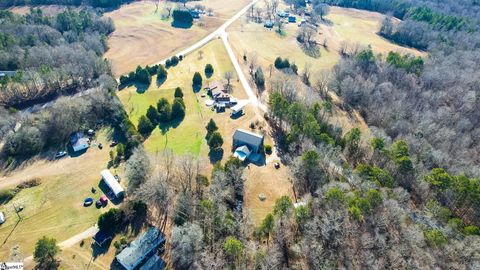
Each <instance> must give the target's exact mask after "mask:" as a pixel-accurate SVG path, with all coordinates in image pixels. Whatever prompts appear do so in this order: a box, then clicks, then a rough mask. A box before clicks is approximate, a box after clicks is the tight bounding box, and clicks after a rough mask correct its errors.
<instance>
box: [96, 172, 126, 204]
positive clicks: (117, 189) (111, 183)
mask: <svg viewBox="0 0 480 270" xmlns="http://www.w3.org/2000/svg"><path fill="white" fill-rule="evenodd" d="M101 175H102V179H103V182H105V184H107V186H108V187H109V188H110V190H111V191H112V193H113V195H114V196H115V198H117V199H121V198H123V196H124V195H125V190H124V189H123V188H122V186H120V184H119V183H118V181H117V179H115V176H113V175H112V173H111V172H110V171H109V170H103V171H102V172H101Z"/></svg>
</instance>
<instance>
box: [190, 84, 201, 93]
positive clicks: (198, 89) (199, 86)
mask: <svg viewBox="0 0 480 270" xmlns="http://www.w3.org/2000/svg"><path fill="white" fill-rule="evenodd" d="M192 89H193V92H194V93H198V92H200V90H202V85H195V84H192Z"/></svg>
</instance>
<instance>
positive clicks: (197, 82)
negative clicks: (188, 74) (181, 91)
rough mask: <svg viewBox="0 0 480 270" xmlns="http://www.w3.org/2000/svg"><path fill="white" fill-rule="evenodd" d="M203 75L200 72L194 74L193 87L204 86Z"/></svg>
mask: <svg viewBox="0 0 480 270" xmlns="http://www.w3.org/2000/svg"><path fill="white" fill-rule="evenodd" d="M202 80H203V79H202V75H200V73H199V72H195V73H194V74H193V79H192V85H193V86H202Z"/></svg>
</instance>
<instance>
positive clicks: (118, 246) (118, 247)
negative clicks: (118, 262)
mask: <svg viewBox="0 0 480 270" xmlns="http://www.w3.org/2000/svg"><path fill="white" fill-rule="evenodd" d="M113 246H114V247H115V248H116V249H120V248H121V247H122V245H121V244H120V242H118V241H115V242H113Z"/></svg>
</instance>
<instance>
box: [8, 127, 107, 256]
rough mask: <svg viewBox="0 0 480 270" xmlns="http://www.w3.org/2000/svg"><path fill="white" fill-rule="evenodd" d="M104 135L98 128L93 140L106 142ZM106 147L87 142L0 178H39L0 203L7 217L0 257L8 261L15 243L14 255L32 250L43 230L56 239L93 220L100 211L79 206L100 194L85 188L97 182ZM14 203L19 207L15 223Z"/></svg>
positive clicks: (85, 227)
mask: <svg viewBox="0 0 480 270" xmlns="http://www.w3.org/2000/svg"><path fill="white" fill-rule="evenodd" d="M107 137H108V136H107V132H106V131H102V132H101V133H100V134H99V135H98V139H97V140H96V141H97V142H102V143H103V144H104V145H108V140H107ZM108 152H109V150H108V148H104V149H103V150H99V149H98V148H96V147H91V148H90V149H88V151H87V152H86V153H84V154H83V155H81V156H79V157H75V158H71V157H66V158H63V159H60V160H58V161H53V162H51V161H37V162H35V163H33V164H31V165H28V166H27V167H25V168H22V169H19V170H17V171H15V172H12V173H11V174H9V175H7V176H4V177H2V178H0V183H3V184H5V183H9V182H11V183H15V182H16V180H17V179H25V180H28V179H32V178H40V179H41V185H39V186H37V187H33V188H29V189H24V190H22V191H21V192H20V193H18V194H17V195H16V196H15V197H14V199H13V200H12V201H10V202H9V203H7V204H6V205H2V206H0V211H2V212H4V213H5V214H6V217H7V221H6V223H4V224H3V225H1V226H0V261H6V260H7V261H8V258H9V257H10V256H11V250H12V248H13V247H15V246H17V245H18V247H19V249H18V251H19V253H20V256H22V257H27V256H30V255H32V252H33V249H34V245H35V242H36V241H37V240H38V239H39V238H40V237H42V236H44V235H46V236H49V237H54V238H55V239H57V241H58V242H61V241H63V240H66V239H68V238H70V237H72V236H73V235H75V234H78V233H80V232H82V231H84V230H85V229H87V228H88V227H90V226H92V225H94V224H95V223H96V220H97V217H98V215H99V214H100V213H101V212H102V211H103V210H98V209H96V208H95V207H94V206H93V207H89V208H85V207H83V199H84V198H85V197H93V198H94V199H97V198H98V197H100V196H101V195H102V193H101V191H100V190H98V188H97V190H98V191H97V193H96V194H92V193H91V191H90V189H91V188H92V187H98V184H99V180H100V171H101V170H102V169H104V168H105V167H106V165H107V162H108V160H109V154H108ZM15 185H16V184H14V185H13V186H12V187H14V186H15ZM7 186H8V185H7ZM2 188H4V187H2ZM14 204H15V205H17V206H18V205H23V206H24V207H25V209H24V210H23V211H22V212H20V215H21V217H22V220H21V221H20V222H19V223H18V224H17V221H18V218H17V216H16V214H15V213H14Z"/></svg>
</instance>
